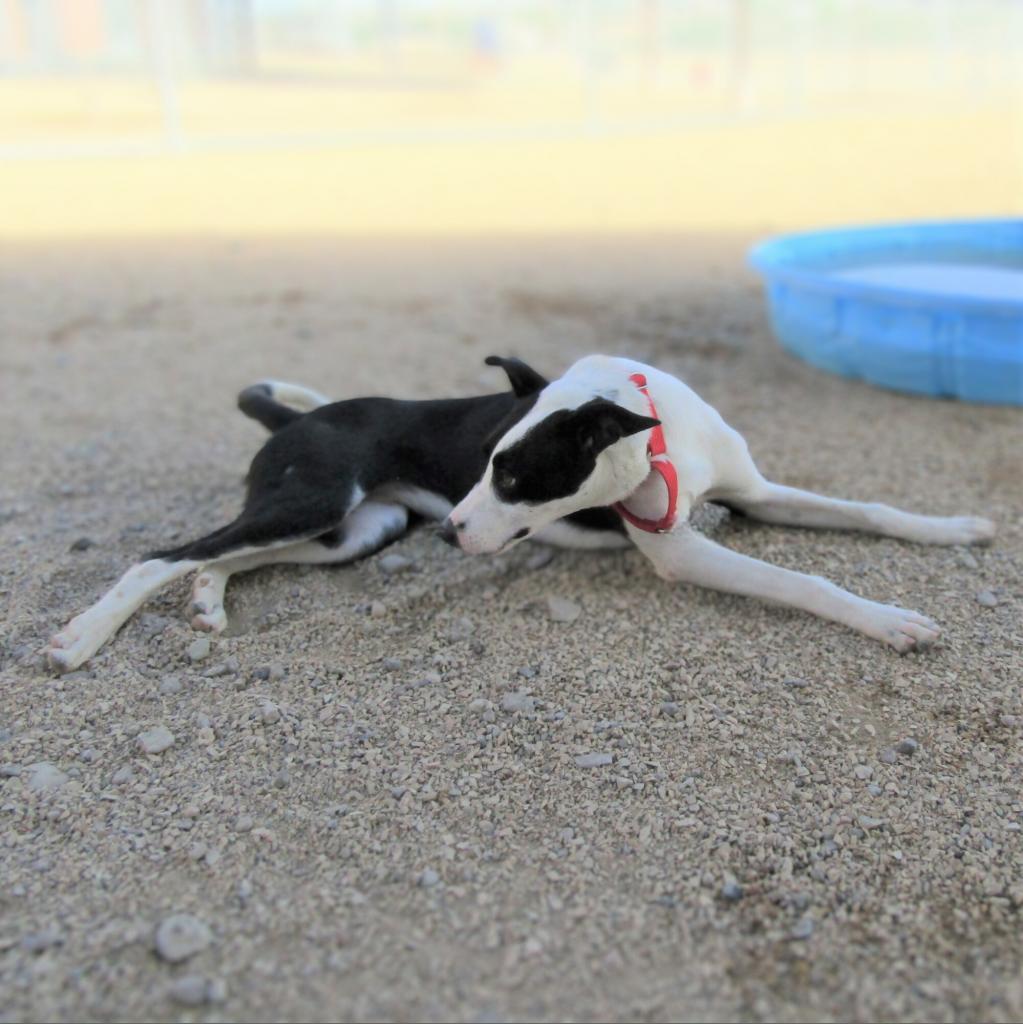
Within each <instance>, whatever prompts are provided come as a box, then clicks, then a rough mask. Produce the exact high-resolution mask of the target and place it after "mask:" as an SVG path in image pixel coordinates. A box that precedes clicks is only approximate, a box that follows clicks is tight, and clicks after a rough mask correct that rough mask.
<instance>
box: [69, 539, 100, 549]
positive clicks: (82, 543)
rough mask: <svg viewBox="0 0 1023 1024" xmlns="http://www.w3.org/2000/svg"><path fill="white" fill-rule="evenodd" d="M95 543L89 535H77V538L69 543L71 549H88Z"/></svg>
mask: <svg viewBox="0 0 1023 1024" xmlns="http://www.w3.org/2000/svg"><path fill="white" fill-rule="evenodd" d="M95 543H96V542H95V541H94V540H93V539H92V538H91V537H79V538H78V540H76V541H75V542H74V543H73V544H72V545H71V550H72V551H88V550H89V548H91V547H93V546H94V545H95Z"/></svg>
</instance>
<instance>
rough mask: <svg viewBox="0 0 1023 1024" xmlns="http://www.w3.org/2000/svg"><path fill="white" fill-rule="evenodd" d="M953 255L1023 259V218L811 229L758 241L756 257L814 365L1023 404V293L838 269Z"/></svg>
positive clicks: (785, 323)
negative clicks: (873, 277)
mask: <svg viewBox="0 0 1023 1024" xmlns="http://www.w3.org/2000/svg"><path fill="white" fill-rule="evenodd" d="M951 254H954V256H955V257H956V258H958V259H960V260H962V259H964V258H965V259H970V258H975V259H978V260H979V261H984V260H985V259H987V260H991V259H994V260H998V259H1003V260H1004V259H1009V260H1011V261H1012V262H1013V263H1014V264H1020V265H1023V219H992V220H962V221H925V222H916V223H905V224H887V225H878V226H873V227H855V228H841V229H837V230H828V231H808V232H801V233H798V234H791V235H784V236H781V237H778V238H774V239H770V240H769V241H766V242H762V243H760V244H759V245H756V246H754V247H753V249H752V250H751V251H750V254H749V262H750V265H751V266H752V267H754V268H755V269H756V270H757V271H759V272H760V274H761V275H762V276H763V278H764V284H765V288H766V292H767V303H768V312H769V316H770V320H771V325H772V328H773V330H774V332H775V334H776V335H777V337H778V339H779V340H780V341H781V343H782V345H783V346H784V347H785V348H786V349H788V350H789V351H790V352H793V353H794V354H795V355H797V356H799V357H800V358H802V359H804V360H806V361H807V362H808V363H810V364H812V365H813V366H817V367H819V368H821V369H824V370H828V371H830V372H833V373H838V374H841V375H843V376H847V377H857V378H861V379H863V380H867V381H870V382H871V383H874V384H878V385H880V386H882V387H886V388H892V389H895V390H898V391H906V392H910V393H913V394H923V395H935V396H941V397H954V398H960V399H964V400H967V401H974V402H990V403H999V404H1015V405H1023V295H1021V296H1020V298H1019V299H1018V300H1017V299H1016V298H1014V297H1012V298H1003V297H997V298H994V297H992V298H984V297H980V296H960V295H955V294H935V293H933V292H929V291H925V290H917V289H913V288H904V287H899V286H897V285H890V284H881V283H876V284H875V283H870V282H864V281H849V280H845V279H843V278H841V277H838V276H837V275H835V274H834V273H832V272H831V271H833V270H834V269H835V268H836V267H839V266H845V265H848V264H850V263H854V262H857V261H862V262H871V261H878V262H881V261H884V260H890V259H896V260H897V259H903V260H905V259H907V258H911V259H913V260H915V261H929V260H934V259H935V258H938V259H940V258H941V257H942V256H944V257H945V258H948V257H949V256H950V255H951Z"/></svg>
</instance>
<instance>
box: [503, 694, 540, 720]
mask: <svg viewBox="0 0 1023 1024" xmlns="http://www.w3.org/2000/svg"><path fill="white" fill-rule="evenodd" d="M535 709H536V700H535V699H534V698H533V697H530V696H529V694H527V693H522V692H521V691H520V690H515V691H514V692H513V693H506V694H505V695H504V696H503V697H502V698H501V710H502V711H509V712H512V713H513V714H517V713H519V712H522V713H525V714H528V713H530V712H532V711H534V710H535Z"/></svg>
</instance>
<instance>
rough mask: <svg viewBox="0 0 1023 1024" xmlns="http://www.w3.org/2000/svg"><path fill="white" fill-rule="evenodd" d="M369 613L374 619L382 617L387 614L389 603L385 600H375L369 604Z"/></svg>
mask: <svg viewBox="0 0 1023 1024" xmlns="http://www.w3.org/2000/svg"><path fill="white" fill-rule="evenodd" d="M369 614H370V615H371V616H372V617H373V618H374V619H382V618H383V617H384V616H385V615H386V614H387V605H385V604H384V602H383V601H374V602H373V603H372V604H371V605H370V606H369Z"/></svg>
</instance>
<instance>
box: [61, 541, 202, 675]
mask: <svg viewBox="0 0 1023 1024" xmlns="http://www.w3.org/2000/svg"><path fill="white" fill-rule="evenodd" d="M198 565H199V563H198V562H197V561H189V560H179V561H165V560H163V559H162V558H151V559H149V560H148V561H145V562H139V563H138V564H137V565H133V566H132V567H131V568H130V569H129V570H128V571H127V572H126V573H125V574H124V575H123V576H122V577H121V578H120V579H119V580H118V581H117V583H116V584H115V585H114V586H113V587H112V588H111V589H110V590H108V591H107V592H106V594H104V595H103V597H101V598H100V599H99V600H98V601H97V602H96V603H95V604H94V605H92V606H91V607H90V608H87V609H86V610H85V611H84V612H82V613H81V615H76V616H75V617H74V618H73V619H72V620H71V621H70V622H69V623H68V624H67V625H66V626H65V627H64V628H63V629H62V630H61V631H60V632H59V633H58V634H57V635H56V636H55V637H53V639H52V640H51V641H50V646H49V648H48V649H47V651H46V655H47V659H48V660H49V662H50V664H51V665H52V666H53V668H55V669H56V670H57V671H58V672H68V671H70V670H71V669H75V668H78V666H79V665H82V664H83V663H84V662H86V661H88V660H89V658H91V657H92V656H93V655H94V654H95V653H96V652H97V651H98V650H99V649H100V648H101V647H102V646H103V645H104V644H105V643H106V642H107V640H109V639H110V637H112V636H113V635H114V634H115V633H116V632H117V631H118V630H119V629H120V628H121V626H123V625H124V624H125V622H127V621H128V619H129V618H131V616H132V615H133V614H134V612H136V611H137V610H138V609H139V607H141V605H142V604H143V603H144V602H145V601H146V599H147V598H149V597H150V596H151V595H152V594H155V593H156V591H158V590H159V589H160V588H161V587H164V586H166V585H167V584H168V583H170V582H171V581H172V580H176V579H178V578H179V577H180V576H184V575H185V574H186V573H188V572H190V571H191V570H192V569H194V568H196V566H198Z"/></svg>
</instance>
